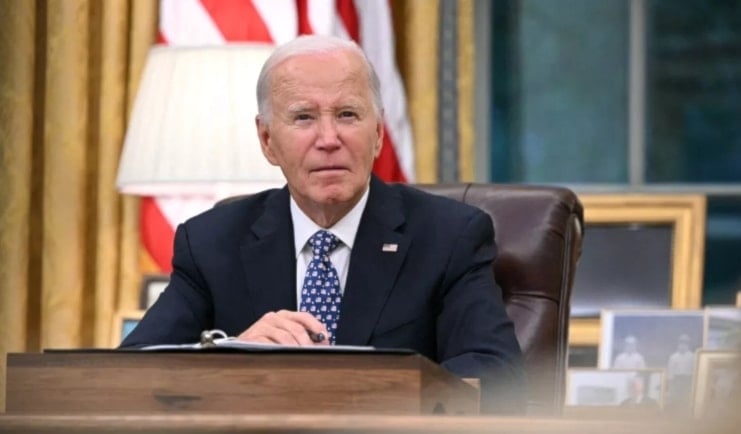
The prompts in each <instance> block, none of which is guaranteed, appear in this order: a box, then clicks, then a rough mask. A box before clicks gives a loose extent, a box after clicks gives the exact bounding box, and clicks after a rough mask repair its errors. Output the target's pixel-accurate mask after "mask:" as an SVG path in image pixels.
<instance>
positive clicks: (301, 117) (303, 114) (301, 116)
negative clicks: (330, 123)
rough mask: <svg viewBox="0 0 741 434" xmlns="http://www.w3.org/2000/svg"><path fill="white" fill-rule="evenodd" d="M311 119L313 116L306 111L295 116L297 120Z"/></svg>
mask: <svg viewBox="0 0 741 434" xmlns="http://www.w3.org/2000/svg"><path fill="white" fill-rule="evenodd" d="M310 119H311V116H310V115H308V114H306V113H302V114H300V115H296V117H295V120H297V121H308V120H310Z"/></svg>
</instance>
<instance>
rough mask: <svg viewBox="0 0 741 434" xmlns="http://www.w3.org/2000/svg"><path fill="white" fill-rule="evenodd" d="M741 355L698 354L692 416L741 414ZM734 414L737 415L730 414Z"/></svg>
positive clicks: (701, 352) (720, 352)
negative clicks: (737, 398)
mask: <svg viewBox="0 0 741 434" xmlns="http://www.w3.org/2000/svg"><path fill="white" fill-rule="evenodd" d="M740 363H741V356H740V355H739V353H737V352H732V351H708V350H701V351H698V352H697V369H696V370H695V384H694V392H693V401H692V402H693V413H694V415H695V417H698V418H718V417H728V416H730V415H731V414H734V415H736V414H737V413H735V412H738V401H736V400H735V399H733V397H734V396H735V397H738V396H739V394H741V374H740V373H739V368H740V366H739V364H740ZM731 412H734V413H731Z"/></svg>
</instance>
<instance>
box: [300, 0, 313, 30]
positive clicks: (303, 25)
mask: <svg viewBox="0 0 741 434" xmlns="http://www.w3.org/2000/svg"><path fill="white" fill-rule="evenodd" d="M296 13H297V14H298V34H299V35H313V34H314V30H313V29H312V28H311V22H310V21H309V1H308V0H296Z"/></svg>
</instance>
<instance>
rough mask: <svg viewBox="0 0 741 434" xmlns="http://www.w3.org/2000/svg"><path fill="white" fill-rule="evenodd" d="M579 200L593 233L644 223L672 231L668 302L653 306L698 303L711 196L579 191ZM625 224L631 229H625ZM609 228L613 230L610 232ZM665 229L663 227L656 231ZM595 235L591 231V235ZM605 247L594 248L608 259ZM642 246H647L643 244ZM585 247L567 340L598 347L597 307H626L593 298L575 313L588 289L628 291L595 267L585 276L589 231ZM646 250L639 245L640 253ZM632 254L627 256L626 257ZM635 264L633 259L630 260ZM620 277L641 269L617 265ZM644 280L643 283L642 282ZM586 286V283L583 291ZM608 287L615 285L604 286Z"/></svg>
mask: <svg viewBox="0 0 741 434" xmlns="http://www.w3.org/2000/svg"><path fill="white" fill-rule="evenodd" d="M579 199H580V200H581V202H582V204H583V206H584V221H585V233H587V234H589V233H590V230H591V232H592V235H594V234H595V233H596V232H597V231H596V230H595V229H596V228H605V229H615V230H629V229H640V228H665V229H666V231H668V233H669V234H670V236H664V237H663V239H664V240H665V241H664V242H665V243H667V246H666V247H665V250H666V252H667V253H666V254H667V255H668V257H667V258H661V259H662V260H663V261H664V263H667V264H668V267H669V269H668V270H666V271H665V274H666V279H665V282H660V283H661V284H663V285H666V288H659V291H666V292H665V293H663V294H660V295H661V296H662V297H664V298H665V301H663V302H662V303H663V304H664V305H662V306H658V305H653V306H650V307H651V308H658V307H665V308H670V309H690V308H699V307H700V304H701V299H702V279H703V260H704V252H705V219H706V207H707V200H706V198H705V196H704V195H701V194H584V193H583V194H579ZM626 228H627V229H626ZM607 232H609V231H607ZM658 232H662V231H658ZM594 238H595V237H594V236H592V237H591V239H594ZM606 247H607V246H600V247H599V248H594V249H593V250H595V251H597V252H598V253H600V254H604V255H607V256H606V257H607V258H611V259H612V258H615V255H610V252H609V251H605V249H606ZM642 247H643V246H642ZM582 248H583V252H582V256H581V259H580V263H579V266H578V267H577V273H576V278H575V282H574V289H573V292H572V300H571V305H572V315H571V319H570V324H569V327H570V333H569V344H570V345H572V346H596V345H598V344H599V339H600V336H601V332H600V319H599V315H598V314H597V311H596V308H599V309H600V310H601V309H615V308H623V307H638V306H637V305H636V306H621V305H609V304H606V303H604V301H603V300H597V302H596V303H594V306H593V307H594V308H595V309H593V312H592V314H591V315H589V314H588V315H575V314H574V312H575V311H578V309H579V308H580V305H582V304H584V303H585V300H584V297H586V295H585V294H587V293H589V292H591V293H592V294H598V295H599V294H608V295H612V296H617V297H619V296H621V294H624V292H623V291H621V290H620V289H615V288H613V286H614V285H615V284H616V282H618V281H619V280H618V279H614V278H611V277H609V276H607V275H606V274H605V273H600V272H599V271H596V272H594V273H592V276H593V277H594V279H593V280H594V281H593V282H584V279H585V278H584V276H585V275H587V274H588V273H589V271H590V261H591V260H592V258H593V257H594V256H595V255H593V254H591V251H590V250H589V249H590V236H589V235H587V236H586V237H585V241H584V245H583V247H582ZM642 250H644V249H640V250H636V251H637V252H639V253H640V252H641V251H642ZM628 257H629V256H628ZM632 264H639V265H640V264H641V261H633V262H632ZM628 265H631V263H628ZM615 272H616V273H617V275H618V276H620V277H621V278H622V277H632V276H641V274H640V273H632V272H631V270H630V269H629V268H628V269H626V270H620V269H618V270H616V271H615ZM639 285H640V286H639ZM584 288H587V289H586V290H584ZM605 288H610V289H613V290H611V291H610V290H605ZM633 289H634V290H635V291H639V294H640V295H641V296H642V295H643V294H646V293H647V291H646V288H645V287H643V286H642V282H638V284H637V285H634V288H633ZM625 301H626V302H633V303H636V304H639V303H641V302H642V300H640V299H635V298H630V297H625Z"/></svg>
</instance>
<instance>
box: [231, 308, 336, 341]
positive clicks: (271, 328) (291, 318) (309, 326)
mask: <svg viewBox="0 0 741 434" xmlns="http://www.w3.org/2000/svg"><path fill="white" fill-rule="evenodd" d="M237 339H239V340H241V341H245V342H259V343H267V344H279V345H294V346H313V345H329V332H327V329H326V327H324V324H322V323H321V322H320V321H319V320H318V319H316V318H315V317H314V315H312V314H310V313H308V312H294V311H290V310H279V311H278V312H268V313H266V314H265V315H263V316H262V318H260V319H259V320H257V321H256V322H255V323H254V324H252V325H251V326H250V327H249V328H248V329H247V330H245V331H244V332H242V334H240V335H239V336H238V337H237Z"/></svg>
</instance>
